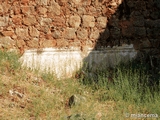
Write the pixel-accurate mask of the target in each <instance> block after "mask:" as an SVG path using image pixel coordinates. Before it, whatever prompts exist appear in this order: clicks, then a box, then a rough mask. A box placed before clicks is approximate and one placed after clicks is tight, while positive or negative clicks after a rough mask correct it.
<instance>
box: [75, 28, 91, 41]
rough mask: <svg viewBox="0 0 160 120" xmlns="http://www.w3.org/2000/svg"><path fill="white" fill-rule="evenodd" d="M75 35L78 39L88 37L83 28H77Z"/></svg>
mask: <svg viewBox="0 0 160 120" xmlns="http://www.w3.org/2000/svg"><path fill="white" fill-rule="evenodd" d="M77 37H78V39H82V40H83V39H87V38H88V31H87V30H86V29H83V28H79V29H78V30H77Z"/></svg>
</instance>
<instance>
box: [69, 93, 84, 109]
mask: <svg viewBox="0 0 160 120" xmlns="http://www.w3.org/2000/svg"><path fill="white" fill-rule="evenodd" d="M84 102H86V98H85V97H83V96H81V95H72V96H71V97H70V98H69V103H68V105H69V106H70V107H72V106H75V105H80V104H82V103H84Z"/></svg>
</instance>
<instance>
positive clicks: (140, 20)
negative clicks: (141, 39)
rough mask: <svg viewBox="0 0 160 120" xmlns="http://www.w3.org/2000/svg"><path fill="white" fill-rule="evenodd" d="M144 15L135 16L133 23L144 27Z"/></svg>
mask: <svg viewBox="0 0 160 120" xmlns="http://www.w3.org/2000/svg"><path fill="white" fill-rule="evenodd" d="M144 21H145V20H144V17H143V16H134V18H133V21H132V23H133V25H134V26H136V27H143V26H144Z"/></svg>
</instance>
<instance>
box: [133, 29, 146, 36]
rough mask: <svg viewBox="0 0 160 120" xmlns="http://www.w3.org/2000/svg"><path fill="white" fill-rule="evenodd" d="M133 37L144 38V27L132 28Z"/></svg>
mask: <svg viewBox="0 0 160 120" xmlns="http://www.w3.org/2000/svg"><path fill="white" fill-rule="evenodd" d="M134 35H135V36H134V37H145V36H146V29H145V27H134Z"/></svg>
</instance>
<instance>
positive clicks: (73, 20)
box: [69, 15, 81, 28]
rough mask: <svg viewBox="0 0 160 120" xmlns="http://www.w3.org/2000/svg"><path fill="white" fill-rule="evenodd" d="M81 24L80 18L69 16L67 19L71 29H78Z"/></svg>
mask: <svg viewBox="0 0 160 120" xmlns="http://www.w3.org/2000/svg"><path fill="white" fill-rule="evenodd" d="M80 24H81V18H80V17H79V16H78V15H74V16H71V17H70V19H69V25H70V26H71V27H73V28H78V27H79V25H80Z"/></svg>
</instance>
